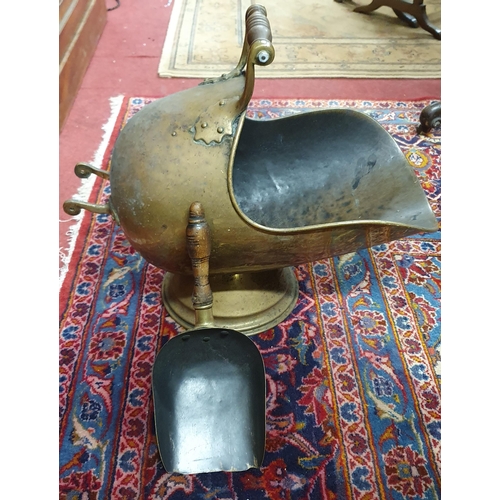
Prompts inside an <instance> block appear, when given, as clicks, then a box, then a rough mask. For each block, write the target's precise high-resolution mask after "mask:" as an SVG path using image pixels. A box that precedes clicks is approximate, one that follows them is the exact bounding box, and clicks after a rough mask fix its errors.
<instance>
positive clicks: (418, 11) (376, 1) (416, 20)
mask: <svg viewBox="0 0 500 500" xmlns="http://www.w3.org/2000/svg"><path fill="white" fill-rule="evenodd" d="M335 1H336V2H337V3H342V2H343V0H335ZM384 6H386V7H389V8H391V9H392V10H393V11H394V13H395V14H396V16H398V18H399V19H401V20H402V21H404V22H405V23H407V24H408V25H409V26H411V27H412V28H416V27H417V26H420V27H421V28H422V29H424V30H425V31H428V32H429V33H430V34H431V35H432V36H433V37H434V38H436V39H437V40H441V30H440V29H438V28H436V27H435V26H433V25H432V24H431V23H430V22H429V18H428V17H427V12H426V7H425V5H424V0H413V3H409V2H405V1H404V0H372V2H371V3H370V4H368V5H362V6H360V7H356V8H355V9H354V12H362V13H363V14H369V13H370V12H373V11H374V10H377V9H379V8H380V7H384Z"/></svg>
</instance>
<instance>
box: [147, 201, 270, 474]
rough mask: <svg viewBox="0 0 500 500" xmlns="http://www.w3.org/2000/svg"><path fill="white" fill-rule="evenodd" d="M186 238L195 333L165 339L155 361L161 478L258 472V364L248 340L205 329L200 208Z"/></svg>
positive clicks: (207, 293) (261, 392) (204, 229)
mask: <svg viewBox="0 0 500 500" xmlns="http://www.w3.org/2000/svg"><path fill="white" fill-rule="evenodd" d="M186 234H187V244H188V251H189V255H190V257H191V260H192V265H193V273H194V279H195V280H194V283H195V288H194V293H193V306H194V308H195V312H196V328H195V330H191V331H188V332H186V333H182V334H181V335H178V336H176V337H174V338H172V339H171V340H169V341H168V342H167V344H166V345H165V346H164V347H163V348H162V349H161V350H160V352H159V353H158V356H157V358H156V360H155V363H154V367H153V401H154V411H155V427H156V437H157V441H158V448H159V451H160V457H161V460H162V462H163V465H164V467H165V469H166V470H167V471H168V472H180V473H183V474H198V473H202V472H216V471H242V470H247V469H249V468H250V467H260V465H261V464H262V460H263V458H264V448H265V426H266V421H265V412H266V402H265V398H266V380H265V370H264V363H263V360H262V357H261V355H260V352H259V350H258V349H257V347H256V345H255V344H254V343H253V342H252V341H251V340H250V338H249V337H247V336H246V335H244V334H243V333H240V332H237V331H235V330H229V329H221V328H213V327H211V325H212V324H213V316H212V292H211V290H210V284H209V281H208V259H209V254H210V235H209V228H208V224H207V223H206V221H205V217H204V212H203V208H202V206H201V204H200V203H193V204H192V205H191V207H190V214H189V224H188V227H187V231H186Z"/></svg>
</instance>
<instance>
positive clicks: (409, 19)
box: [392, 9, 418, 28]
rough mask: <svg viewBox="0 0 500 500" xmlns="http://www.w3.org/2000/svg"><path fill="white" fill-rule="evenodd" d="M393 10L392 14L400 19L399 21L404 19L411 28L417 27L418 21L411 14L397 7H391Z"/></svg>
mask: <svg viewBox="0 0 500 500" xmlns="http://www.w3.org/2000/svg"><path fill="white" fill-rule="evenodd" d="M392 10H393V11H394V14H396V16H398V17H399V19H401V21H404V22H405V23H406V24H408V26H410V27H412V28H418V22H417V20H416V19H415V18H414V17H413V16H411V15H410V14H407V13H406V12H403V11H402V10H397V9H392Z"/></svg>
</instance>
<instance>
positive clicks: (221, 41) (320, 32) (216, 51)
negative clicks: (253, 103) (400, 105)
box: [158, 0, 441, 78]
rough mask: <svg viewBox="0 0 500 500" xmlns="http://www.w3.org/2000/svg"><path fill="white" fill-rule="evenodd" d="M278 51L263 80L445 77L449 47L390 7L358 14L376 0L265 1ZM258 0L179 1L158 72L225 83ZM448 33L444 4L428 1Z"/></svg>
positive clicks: (429, 10) (429, 9) (259, 74)
mask: <svg viewBox="0 0 500 500" xmlns="http://www.w3.org/2000/svg"><path fill="white" fill-rule="evenodd" d="M260 3H262V5H264V6H265V7H266V9H267V12H268V18H269V22H270V24H271V28H272V32H273V44H274V47H275V50H276V57H275V59H274V62H273V63H272V64H271V65H270V66H267V67H264V68H262V67H259V68H257V71H256V74H257V77H263V78H303V77H348V78H440V77H441V42H440V41H438V40H436V39H434V37H433V36H432V35H431V34H430V33H428V32H427V31H425V30H423V29H422V28H420V27H419V28H411V27H409V26H408V25H406V24H405V23H403V21H401V20H399V19H398V18H397V17H396V15H395V14H394V12H393V11H392V10H391V9H389V8H388V7H382V8H380V9H378V10H377V11H375V12H372V13H371V14H361V13H357V12H353V9H354V8H355V7H357V6H358V5H367V4H369V3H370V0H355V1H350V0H345V1H344V3H337V2H335V1H334V0H314V1H311V0H267V2H266V0H262V2H260ZM250 4H251V0H223V1H221V0H219V1H214V0H174V6H173V11H172V17H171V20H170V25H169V27H168V31H167V35H166V39H165V44H164V47H163V51H162V56H161V60H160V65H159V68H158V73H159V75H160V76H162V77H172V76H175V77H196V78H206V77H214V76H219V75H221V74H222V73H226V72H227V71H229V70H231V69H232V68H233V67H234V66H235V65H236V63H237V62H238V60H239V56H240V52H241V47H242V44H243V36H244V31H245V27H244V24H245V23H244V19H245V12H246V9H247V7H248V6H249V5H250ZM425 4H426V6H427V14H428V17H429V20H430V21H431V23H432V24H433V25H434V26H436V27H438V28H439V27H440V26H441V0H427V1H426V2H425Z"/></svg>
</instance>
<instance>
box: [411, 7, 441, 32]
mask: <svg viewBox="0 0 500 500" xmlns="http://www.w3.org/2000/svg"><path fill="white" fill-rule="evenodd" d="M415 18H416V20H417V22H418V24H419V25H420V27H421V28H423V29H424V30H425V31H428V32H429V33H430V34H431V35H432V36H433V37H434V38H436V39H437V40H441V30H440V29H438V28H436V27H435V26H432V24H430V22H429V18H428V17H427V12H426V11H425V5H420V9H419V10H418V11H416V12H415Z"/></svg>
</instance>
